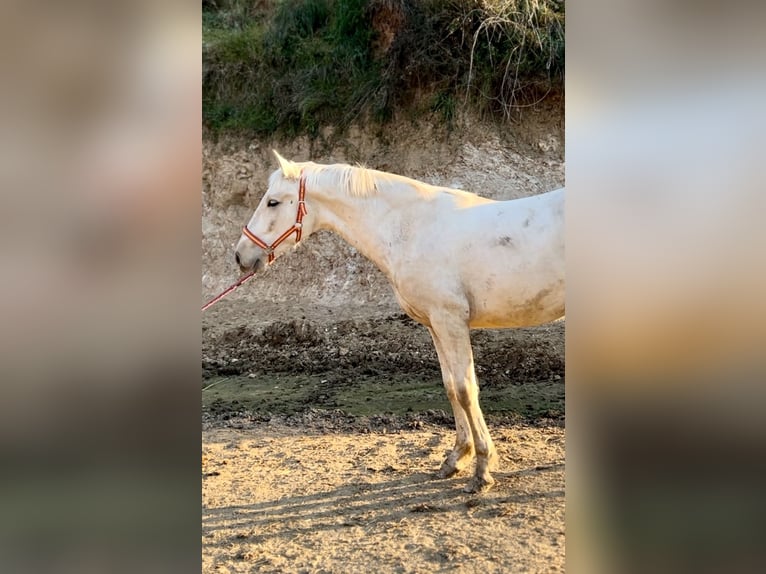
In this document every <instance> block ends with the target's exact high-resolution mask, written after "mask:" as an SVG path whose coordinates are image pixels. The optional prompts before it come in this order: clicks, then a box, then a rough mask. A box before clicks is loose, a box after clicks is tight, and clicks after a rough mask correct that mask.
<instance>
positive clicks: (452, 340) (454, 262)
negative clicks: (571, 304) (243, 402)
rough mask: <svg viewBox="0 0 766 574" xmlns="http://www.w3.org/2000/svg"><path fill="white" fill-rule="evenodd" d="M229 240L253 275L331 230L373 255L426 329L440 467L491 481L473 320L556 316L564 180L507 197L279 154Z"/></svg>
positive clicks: (485, 484) (480, 323)
mask: <svg viewBox="0 0 766 574" xmlns="http://www.w3.org/2000/svg"><path fill="white" fill-rule="evenodd" d="M273 151H274V155H275V156H276V159H277V162H278V164H279V169H277V170H275V171H274V172H273V173H272V174H271V176H270V178H269V185H268V189H267V191H266V193H265V195H264V196H263V198H262V199H261V201H260V203H259V204H258V207H257V208H256V210H255V212H254V213H253V215H252V217H251V218H250V220H249V222H248V223H247V225H245V227H244V228H243V230H242V235H241V237H240V238H239V241H238V243H237V245H236V251H235V260H236V262H237V264H238V265H239V268H240V270H241V271H242V273H248V274H253V273H255V272H256V271H258V270H260V269H262V268H265V267H266V266H268V265H270V264H271V263H273V262H274V260H275V259H276V258H277V257H279V256H281V255H282V254H284V253H286V252H287V251H289V250H291V249H292V248H294V247H295V246H297V245H298V244H299V243H300V241H301V238H303V237H308V236H309V235H311V234H312V233H314V232H315V231H317V230H320V229H328V230H330V231H332V232H334V233H336V234H338V235H339V236H340V237H341V238H343V239H344V240H345V241H347V242H348V243H349V244H351V245H352V246H353V247H355V248H356V249H357V251H359V253H361V254H362V255H363V256H365V257H367V258H368V259H370V260H371V261H372V262H373V263H375V264H376V265H377V266H378V268H379V269H380V270H381V271H382V272H383V274H384V275H385V276H386V277H387V278H388V280H389V282H390V283H391V286H392V287H393V290H394V293H395V295H396V299H397V300H398V302H399V304H400V305H401V307H402V309H403V310H404V312H405V313H406V314H407V315H409V316H410V317H411V318H412V319H414V320H415V321H417V322H418V323H421V324H422V325H424V326H425V327H426V328H427V329H428V331H429V333H430V334H431V337H432V339H433V343H434V346H435V348H436V353H437V355H438V358H439V365H440V367H441V374H442V381H443V383H444V388H445V390H446V393H447V398H448V399H449V402H450V405H451V406H452V411H453V414H454V419H455V429H456V438H455V444H454V448H453V449H452V450H451V452H450V453H449V454H448V455H447V457H446V459H445V460H444V462H443V463H442V465H441V467H440V469H439V471H438V476H439V477H440V478H448V477H451V476H453V475H455V474H456V473H458V472H459V471H460V470H462V469H464V468H465V467H466V466H467V465H468V464H469V463H470V462H471V461H472V459H473V456H474V454H475V457H476V467H475V472H474V475H473V477H472V478H471V479H470V481H469V482H468V484H467V485H466V487H465V488H464V490H465V492H471V493H475V492H481V491H483V490H487V489H489V488H490V487H491V486H492V485H493V484H494V482H495V481H494V479H493V478H492V475H491V471H494V470H496V468H497V463H498V456H497V451H496V449H495V446H494V444H493V442H492V438H491V437H490V434H489V430H488V429H487V424H486V423H485V421H484V415H483V414H482V411H481V408H480V406H479V387H478V384H477V381H476V373H475V370H474V362H473V352H472V348H471V340H470V330H471V329H477V328H481V329H488V328H489V329H498V328H513V327H525V326H534V325H540V324H543V323H548V322H551V321H554V320H556V319H560V318H561V317H563V316H564V191H565V190H564V188H560V189H557V190H553V191H549V192H546V193H541V194H537V195H533V196H530V197H524V198H521V199H515V200H509V201H495V200H492V199H488V198H485V197H481V196H479V195H476V194H474V193H469V192H466V191H462V190H458V189H452V188H446V187H439V186H434V185H429V184H427V183H424V182H421V181H417V180H414V179H410V178H407V177H403V176H400V175H395V174H391V173H386V172H382V171H376V170H373V169H368V168H365V167H361V166H351V165H348V164H332V165H325V164H317V163H314V162H294V161H290V160H286V159H285V158H283V157H282V156H281V155H279V153H278V152H277V151H276V150H273Z"/></svg>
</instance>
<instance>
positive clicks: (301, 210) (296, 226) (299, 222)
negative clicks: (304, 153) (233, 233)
mask: <svg viewBox="0 0 766 574" xmlns="http://www.w3.org/2000/svg"><path fill="white" fill-rule="evenodd" d="M305 198H306V176H305V175H304V174H303V172H302V171H301V177H300V182H299V183H298V214H297V215H296V216H295V223H293V226H292V227H291V228H290V229H288V230H287V231H285V232H284V233H283V234H282V235H280V236H279V237H277V239H276V241H274V243H272V244H271V245H268V244H267V243H266V242H265V241H263V240H261V239H259V238H258V236H256V235H255V234H254V233H253V232H252V231H250V230H249V229H248V228H247V225H245V227H243V228H242V233H244V234H245V237H247V238H248V239H249V240H250V241H252V242H253V243H255V244H256V245H257V246H258V247H260V248H261V249H263V250H264V251H266V253H268V254H269V263H271V262H272V261H274V258H275V256H274V250H275V249H276V248H277V247H278V246H279V244H280V243H282V242H283V241H284V240H285V239H287V238H288V237H290V236H291V235H292V234H293V233H295V243H296V244H297V243H298V242H299V241H300V240H301V232H302V230H303V216H304V215H306V213H307V210H306V201H305Z"/></svg>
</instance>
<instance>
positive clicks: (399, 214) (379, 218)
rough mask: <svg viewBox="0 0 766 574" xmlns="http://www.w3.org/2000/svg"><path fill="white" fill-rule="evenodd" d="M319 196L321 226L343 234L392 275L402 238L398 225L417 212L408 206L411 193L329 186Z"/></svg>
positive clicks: (317, 200)
mask: <svg viewBox="0 0 766 574" xmlns="http://www.w3.org/2000/svg"><path fill="white" fill-rule="evenodd" d="M315 199H316V201H315V204H316V205H317V208H318V209H317V227H318V228H319V229H328V230H330V231H332V232H334V233H336V234H338V235H340V236H341V237H342V238H343V239H345V240H346V242H347V243H349V244H350V245H352V246H353V247H354V248H355V249H356V250H357V251H359V252H360V253H361V254H362V255H364V256H365V257H367V258H368V259H370V260H371V261H373V262H374V263H375V264H377V266H378V267H379V268H380V269H381V270H382V271H383V272H384V273H385V274H387V275H389V274H390V272H391V266H392V255H393V254H394V251H395V250H397V248H398V243H397V241H400V239H399V238H398V234H397V229H400V228H401V225H402V221H403V218H404V217H412V216H413V215H414V214H413V212H412V210H407V209H404V207H406V205H407V203H408V201H407V196H406V195H403V194H401V193H391V194H385V195H383V194H374V195H371V196H369V197H355V196H352V195H348V194H346V193H344V192H340V191H334V190H333V191H327V190H325V191H320V192H319V193H316V194H315ZM414 205H415V200H414V197H413V207H414Z"/></svg>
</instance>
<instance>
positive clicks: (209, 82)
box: [202, 0, 564, 135]
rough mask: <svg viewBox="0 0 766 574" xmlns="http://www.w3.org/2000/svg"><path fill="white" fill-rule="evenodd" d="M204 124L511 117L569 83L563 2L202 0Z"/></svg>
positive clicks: (270, 129)
mask: <svg viewBox="0 0 766 574" xmlns="http://www.w3.org/2000/svg"><path fill="white" fill-rule="evenodd" d="M202 55H203V120H204V123H205V126H206V128H208V129H211V130H214V131H220V130H238V131H247V132H251V133H254V134H259V135H269V134H272V133H276V132H281V133H284V134H287V135H295V134H299V133H308V134H316V133H318V131H319V130H320V129H321V128H322V127H323V126H334V127H336V128H340V129H343V128H345V127H346V126H348V125H349V124H351V123H352V122H354V121H355V120H364V121H375V122H385V121H386V120H388V119H390V118H392V117H393V114H394V112H395V111H397V112H399V111H407V112H408V113H412V114H414V115H416V116H417V115H419V114H423V113H429V112H436V113H439V114H441V115H442V117H443V118H444V119H445V120H446V121H448V122H450V121H452V119H453V118H454V117H455V116H456V114H457V113H458V112H459V111H460V110H461V109H470V110H471V111H472V112H476V113H479V114H481V115H483V116H489V117H492V118H497V119H498V120H500V121H504V120H508V119H509V118H511V117H512V115H513V113H514V112H515V111H516V110H518V109H520V108H522V107H525V106H529V105H531V104H534V103H535V102H537V101H540V100H542V99H544V98H545V97H546V96H547V95H549V94H551V93H561V92H563V79H564V3H563V0H484V1H481V0H290V1H287V0H203V50H202Z"/></svg>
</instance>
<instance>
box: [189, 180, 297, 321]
mask: <svg viewBox="0 0 766 574" xmlns="http://www.w3.org/2000/svg"><path fill="white" fill-rule="evenodd" d="M305 199H306V178H305V176H304V175H303V172H301V178H300V183H299V184H298V214H297V215H296V216H295V223H293V226H292V227H291V228H290V229H288V230H287V231H285V232H284V233H283V234H282V235H280V236H279V237H278V238H277V240H276V241H275V242H274V243H272V244H271V245H269V244H268V243H266V242H265V241H263V240H261V239H260V238H259V237H258V236H256V235H255V234H254V233H252V232H251V231H250V230H249V229H248V228H247V225H246V226H245V227H244V228H243V229H242V233H243V234H244V235H245V237H247V238H248V239H249V240H250V241H252V242H253V243H255V244H256V245H257V246H258V247H260V248H261V249H263V250H264V251H266V253H268V254H269V263H271V262H272V261H274V250H275V249H276V248H277V247H278V246H279V244H280V243H282V242H283V241H284V240H285V239H287V238H288V237H290V236H291V235H292V234H293V233H295V243H296V244H297V243H298V242H299V241H300V240H301V232H302V230H303V216H304V215H306V202H305ZM253 275H255V270H253V271H251V272H250V273H248V274H247V275H243V276H242V277H240V278H239V279H237V281H236V282H235V283H233V284H231V285H229V286H228V287H227V288H226V289H224V290H223V291H222V292H221V293H219V294H218V295H216V296H215V297H213V298H212V299H211V300H210V301H208V302H207V303H205V304H204V305H203V306H202V310H203V311H204V310H205V309H207V308H209V307H212V306H213V305H215V304H216V303H218V301H220V300H221V299H223V298H224V297H226V295H228V294H229V293H231V292H232V291H234V290H235V289H236V288H237V287H239V286H240V285H242V283H244V282H245V281H247V280H248V279H250V278H251V277H252V276H253Z"/></svg>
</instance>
